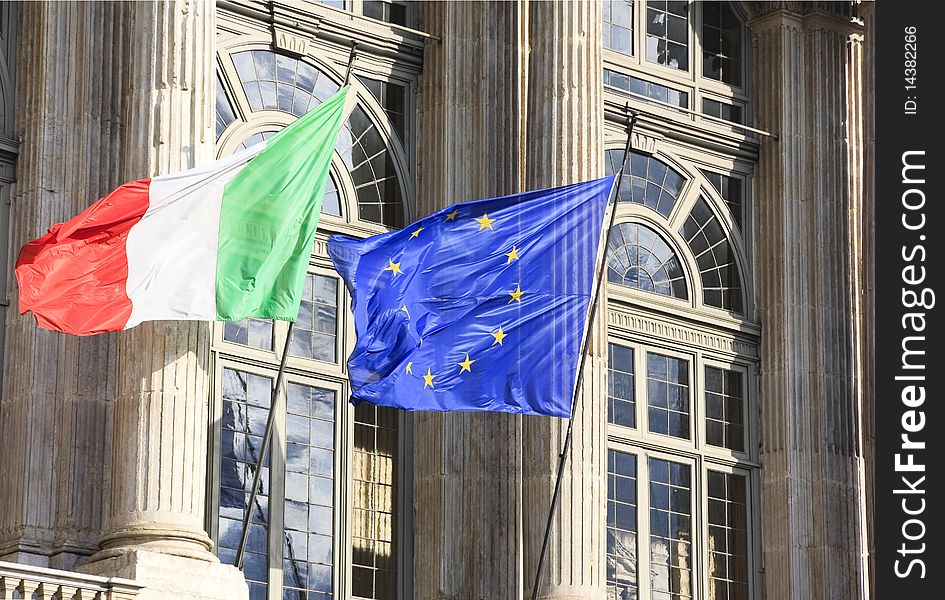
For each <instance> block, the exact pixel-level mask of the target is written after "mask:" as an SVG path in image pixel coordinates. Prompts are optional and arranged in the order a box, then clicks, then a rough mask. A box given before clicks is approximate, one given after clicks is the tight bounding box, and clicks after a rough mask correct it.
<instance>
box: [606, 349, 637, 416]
mask: <svg viewBox="0 0 945 600" xmlns="http://www.w3.org/2000/svg"><path fill="white" fill-rule="evenodd" d="M607 369H608V370H607V375H608V381H607V388H608V392H609V393H608V394H607V422H608V423H613V424H614V425H622V426H623V427H636V426H637V422H636V412H635V411H636V402H635V401H634V396H633V389H634V386H633V381H634V379H633V349H632V348H625V347H623V346H618V345H617V344H608V346H607Z"/></svg>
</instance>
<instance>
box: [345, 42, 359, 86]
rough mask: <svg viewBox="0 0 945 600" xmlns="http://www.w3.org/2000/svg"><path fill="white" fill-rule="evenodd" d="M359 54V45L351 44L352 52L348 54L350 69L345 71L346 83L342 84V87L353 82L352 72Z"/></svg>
mask: <svg viewBox="0 0 945 600" xmlns="http://www.w3.org/2000/svg"><path fill="white" fill-rule="evenodd" d="M357 53H358V43H357V42H351V52H350V53H349V54H348V67H347V68H346V69H345V81H344V83H342V84H341V85H342V86H346V85H348V84H349V83H350V82H351V70H352V69H353V68H354V58H355V56H356V55H357Z"/></svg>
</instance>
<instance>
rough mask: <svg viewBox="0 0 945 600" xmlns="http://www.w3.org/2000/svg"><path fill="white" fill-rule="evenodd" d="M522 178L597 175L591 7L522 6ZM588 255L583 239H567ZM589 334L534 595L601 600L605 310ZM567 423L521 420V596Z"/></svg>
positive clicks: (596, 43)
mask: <svg viewBox="0 0 945 600" xmlns="http://www.w3.org/2000/svg"><path fill="white" fill-rule="evenodd" d="M528 7H529V8H528V11H529V18H528V28H529V30H528V36H529V41H530V45H531V52H530V54H529V59H528V112H527V125H526V148H527V155H526V178H525V186H526V188H528V189H538V188H546V187H553V186H558V185H565V184H569V183H576V182H580V181H586V180H588V179H594V178H597V177H601V176H603V175H604V166H603V159H604V138H603V126H604V102H603V84H602V80H601V70H602V68H603V64H602V58H601V56H602V50H601V35H600V20H601V5H600V3H599V2H580V3H579V2H529V3H528ZM574 247H575V248H576V249H579V248H582V247H583V248H584V249H585V250H588V247H587V241H586V240H580V239H576V240H574ZM605 304H606V303H605V302H604V301H602V302H601V304H600V305H599V306H598V310H597V316H596V318H595V319H594V320H593V321H592V322H591V324H590V330H589V332H588V334H589V339H588V348H587V352H588V353H589V355H588V359H587V364H586V366H585V373H584V384H583V387H582V390H581V398H580V402H579V404H578V406H577V409H576V410H575V413H574V420H575V421H574V434H573V445H572V449H571V455H570V457H569V460H568V463H567V466H566V470H565V473H564V479H563V480H562V483H561V496H560V499H559V504H558V510H557V514H556V516H555V520H554V524H553V527H552V530H551V537H550V540H549V545H548V553H547V556H546V557H545V563H544V564H545V566H544V569H543V572H542V574H541V579H542V585H541V596H540V597H541V598H554V599H556V600H565V599H567V600H578V599H581V600H585V599H592V598H593V599H598V598H600V599H602V598H604V592H605V586H606V564H605V550H606V548H605V537H604V536H605V529H604V527H605V521H604V500H605V498H604V497H603V494H604V490H605V488H604V487H603V482H604V474H605V468H606V438H605V432H604V426H605V422H606V412H607V411H606V398H607V382H606V375H607V370H606V364H605V361H606V356H607V355H606V352H607V343H606V340H607V327H606V319H605V318H604V316H605V315H606V306H605ZM566 428H567V420H565V419H552V418H548V417H525V419H524V422H523V430H524V444H525V445H524V451H523V465H524V499H523V505H524V507H525V511H524V516H523V523H524V532H525V554H524V567H525V582H524V583H525V594H526V597H529V596H530V594H531V590H532V585H533V581H534V577H535V568H536V567H537V564H538V555H539V552H540V550H541V544H542V539H543V534H544V529H545V522H546V519H547V514H548V512H547V511H548V508H549V506H550V505H551V498H552V493H553V490H554V484H555V475H556V470H557V465H558V454H559V453H560V451H561V447H562V444H563V442H564V436H565V430H566Z"/></svg>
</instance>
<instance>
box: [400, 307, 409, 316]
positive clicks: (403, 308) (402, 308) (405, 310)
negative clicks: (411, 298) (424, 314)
mask: <svg viewBox="0 0 945 600" xmlns="http://www.w3.org/2000/svg"><path fill="white" fill-rule="evenodd" d="M400 310H402V311H404V312H405V313H407V316H408V317H409V316H410V311H409V310H407V305H406V304H404V305H403V306H401V307H400Z"/></svg>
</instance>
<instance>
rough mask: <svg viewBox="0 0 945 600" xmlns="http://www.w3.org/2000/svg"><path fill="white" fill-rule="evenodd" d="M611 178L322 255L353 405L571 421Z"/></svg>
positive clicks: (456, 213) (439, 217) (343, 244)
mask: <svg viewBox="0 0 945 600" xmlns="http://www.w3.org/2000/svg"><path fill="white" fill-rule="evenodd" d="M613 182H614V178H613V177H605V178H603V179H598V180H596V181H589V182H586V183H578V184H574V185H569V186H565V187H560V188H556V189H550V190H540V191H534V192H526V193H523V194H515V195H512V196H505V197H502V198H492V199H488V200H476V201H473V202H465V203H462V204H456V205H454V206H452V207H450V208H446V209H443V210H441V211H439V212H436V213H433V214H432V215H430V216H428V217H426V218H424V219H422V220H420V221H418V222H416V223H414V224H412V225H410V226H409V227H407V228H405V229H402V230H400V231H394V232H391V233H385V234H381V235H376V236H374V237H371V238H368V239H366V240H359V239H355V238H351V237H348V236H340V235H336V236H332V237H331V239H330V240H329V241H328V253H329V255H330V256H331V259H332V261H333V262H334V264H335V268H336V269H337V270H338V272H339V273H340V274H341V276H342V277H343V278H344V280H345V284H346V285H347V287H348V290H349V291H350V292H351V296H352V298H353V302H352V304H353V306H352V309H353V312H354V321H355V329H356V331H357V344H356V345H355V348H354V351H353V352H352V353H351V356H350V357H349V358H348V369H349V377H350V379H351V386H352V393H351V402H353V403H354V404H358V403H360V402H370V403H371V404H376V405H379V406H392V407H396V408H403V409H406V410H472V411H506V412H513V413H520V414H539V415H550V416H555V417H567V416H569V415H570V413H571V399H572V395H573V393H574V386H575V383H576V379H577V368H578V364H579V362H580V358H581V357H580V352H581V344H582V340H583V339H584V333H585V328H586V322H587V317H588V308H589V306H590V300H591V295H592V293H593V289H592V286H593V283H594V274H595V273H594V272H595V266H596V264H597V255H598V250H599V246H600V237H601V232H602V230H603V222H604V213H605V211H606V207H607V202H608V199H609V196H610V191H611V187H612V186H613Z"/></svg>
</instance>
